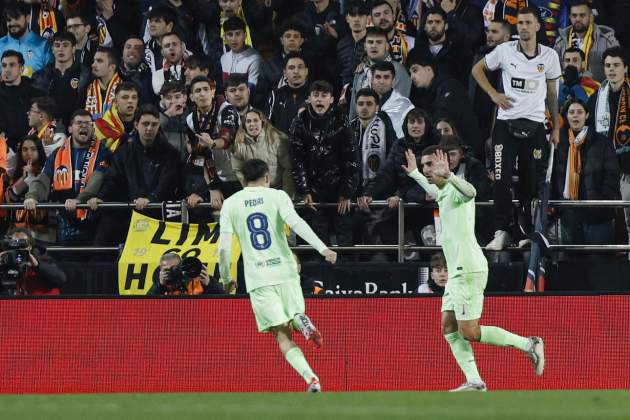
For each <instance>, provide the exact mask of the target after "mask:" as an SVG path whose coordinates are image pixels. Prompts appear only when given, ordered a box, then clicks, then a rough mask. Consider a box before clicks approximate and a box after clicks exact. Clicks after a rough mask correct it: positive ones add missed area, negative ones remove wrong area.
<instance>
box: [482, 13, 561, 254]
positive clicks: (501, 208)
mask: <svg viewBox="0 0 630 420" xmlns="http://www.w3.org/2000/svg"><path fill="white" fill-rule="evenodd" d="M517 16H518V23H517V26H516V28H517V32H518V35H519V40H518V41H510V42H505V43H503V44H501V45H499V46H498V47H496V48H495V49H494V50H493V51H492V52H491V53H490V54H488V55H486V57H485V58H484V59H483V60H481V61H480V62H478V63H477V64H475V67H474V68H473V72H472V74H473V77H474V78H475V80H476V81H477V83H478V84H479V87H480V88H481V89H483V90H484V91H485V92H486V93H488V95H489V96H490V98H491V99H492V101H493V102H494V103H495V104H497V105H498V107H499V108H500V109H499V112H498V115H497V121H496V123H495V126H494V130H493V132H492V145H493V150H494V179H495V182H494V191H493V196H494V197H493V198H494V210H495V237H494V239H493V240H492V241H491V242H490V243H489V244H488V245H487V247H486V248H487V249H488V250H492V251H501V250H503V249H505V248H506V247H507V246H508V245H509V244H510V242H511V238H510V235H509V233H508V228H509V225H510V221H511V220H512V215H513V207H512V202H511V200H512V193H511V188H512V172H513V170H514V166H515V161H516V158H517V156H518V170H519V183H520V188H519V194H518V199H519V200H520V201H521V202H522V203H523V206H522V209H523V211H524V212H525V217H524V218H523V220H524V221H525V223H528V222H531V216H530V215H529V210H530V208H531V207H530V204H531V200H532V199H533V198H534V197H536V196H537V195H538V192H539V188H540V186H541V185H542V184H543V183H544V179H545V172H546V170H547V161H548V158H547V156H548V153H549V145H548V144H547V136H546V129H545V124H544V123H545V109H546V108H547V109H548V110H549V113H550V115H551V120H552V126H553V131H552V132H551V136H550V141H551V142H552V143H553V144H558V141H559V137H560V115H559V112H558V93H557V87H556V84H557V79H558V78H559V77H560V76H561V69H560V60H558V55H557V54H556V53H555V51H553V50H552V49H551V48H548V47H545V46H544V45H541V44H539V43H538V42H537V41H536V32H538V30H539V29H540V20H539V18H538V10H537V9H534V8H531V7H525V8H523V9H520V10H519V11H518V15H517ZM486 69H487V70H490V71H494V70H499V69H500V70H501V74H502V81H503V89H504V90H505V94H502V93H499V92H497V90H496V89H495V88H494V87H493V86H492V85H491V84H490V82H489V81H488V78H487V77H486V74H485V72H486ZM529 228H530V226H527V225H526V226H525V231H526V232H527V231H529Z"/></svg>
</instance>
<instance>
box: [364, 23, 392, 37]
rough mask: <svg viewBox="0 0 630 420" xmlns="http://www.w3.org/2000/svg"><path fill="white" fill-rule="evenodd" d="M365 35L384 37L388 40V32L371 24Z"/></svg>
mask: <svg viewBox="0 0 630 420" xmlns="http://www.w3.org/2000/svg"><path fill="white" fill-rule="evenodd" d="M365 37H366V38H367V37H370V38H371V37H382V38H385V40H387V32H385V31H384V30H382V29H381V28H377V27H376V26H369V27H367V28H366V29H365Z"/></svg>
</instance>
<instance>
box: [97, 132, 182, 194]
mask: <svg viewBox="0 0 630 420" xmlns="http://www.w3.org/2000/svg"><path fill="white" fill-rule="evenodd" d="M180 169H181V168H180V161H179V154H178V152H177V151H176V150H175V148H173V146H171V145H170V144H168V141H167V140H166V138H165V137H164V135H163V134H162V133H161V132H160V133H159V134H158V137H157V138H156V140H155V143H154V144H153V145H152V146H151V147H150V148H148V149H145V148H144V146H143V145H142V144H141V143H140V140H139V139H138V137H137V134H134V135H132V137H131V140H130V141H129V142H128V143H126V144H124V145H122V146H120V148H119V149H118V150H117V151H116V153H115V154H114V156H113V158H112V160H111V163H110V166H109V169H108V170H107V173H106V174H105V179H104V181H103V186H102V187H101V190H100V192H99V194H98V197H99V198H101V199H102V200H104V201H117V200H123V201H127V202H131V201H133V200H135V199H136V198H139V197H143V198H148V199H149V200H150V201H151V202H159V201H168V200H173V199H176V198H178V190H179V184H180Z"/></svg>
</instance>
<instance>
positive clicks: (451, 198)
mask: <svg viewBox="0 0 630 420" xmlns="http://www.w3.org/2000/svg"><path fill="white" fill-rule="evenodd" d="M410 176H411V177H412V178H413V179H415V180H416V181H417V182H418V183H419V184H420V185H421V186H422V187H423V188H424V190H425V191H426V192H427V193H429V194H430V195H431V196H433V197H435V200H436V202H437V203H438V206H439V208H440V221H441V223H442V251H443V252H444V257H446V264H447V266H448V277H449V279H450V278H453V277H456V276H459V275H462V274H465V273H476V272H481V271H488V261H487V260H486V257H485V255H483V251H482V250H481V247H480V246H479V244H478V243H477V238H476V237H475V200H474V199H473V198H470V197H466V196H465V195H463V194H462V193H461V192H460V191H458V190H457V188H455V186H454V185H453V184H452V183H451V182H447V183H446V185H444V187H442V188H438V187H437V186H436V185H433V184H429V182H428V180H427V179H426V178H425V176H424V175H422V174H421V173H420V172H417V171H415V172H412V173H411V174H410ZM451 176H452V177H454V176H456V175H451ZM459 182H463V183H466V181H464V180H461V179H460V180H459ZM468 185H470V184H468ZM470 188H473V187H472V186H470ZM473 190H474V189H473Z"/></svg>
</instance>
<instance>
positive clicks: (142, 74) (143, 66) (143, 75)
mask: <svg viewBox="0 0 630 420" xmlns="http://www.w3.org/2000/svg"><path fill="white" fill-rule="evenodd" d="M144 57H145V53H144V42H142V39H140V38H138V37H137V36H135V35H131V36H129V38H127V40H126V41H125V46H124V47H123V52H122V62H121V63H120V66H118V73H119V74H120V78H121V79H122V80H123V81H124V82H131V83H134V84H135V85H136V86H137V87H138V89H139V92H138V94H139V97H138V99H139V102H140V105H144V104H148V103H151V102H153V98H154V96H153V87H152V86H151V71H150V70H149V66H148V65H147V63H145V62H144ZM132 121H133V119H132Z"/></svg>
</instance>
